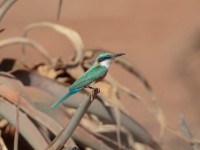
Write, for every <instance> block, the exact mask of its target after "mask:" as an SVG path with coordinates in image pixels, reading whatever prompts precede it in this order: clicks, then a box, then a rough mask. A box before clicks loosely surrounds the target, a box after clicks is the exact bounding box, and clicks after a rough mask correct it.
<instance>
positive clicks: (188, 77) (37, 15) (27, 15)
mask: <svg viewBox="0 0 200 150" xmlns="http://www.w3.org/2000/svg"><path fill="white" fill-rule="evenodd" d="M57 8H58V1H56V0H51V1H49V0H42V1H41V0H34V1H32V0H26V1H17V2H16V3H15V4H14V5H13V6H12V8H11V9H10V10H9V11H8V12H7V14H6V15H5V16H4V18H3V20H2V21H1V28H5V29H6V30H5V31H4V32H2V33H1V34H0V40H2V39H6V38H9V37H16V36H21V34H22V31H23V30H24V28H25V27H26V26H27V25H29V24H31V23H35V22H41V21H48V22H54V23H59V24H61V25H64V26H67V27H70V28H72V29H74V30H76V31H77V32H78V33H79V34H80V35H81V37H82V39H83V42H84V44H85V47H86V48H88V49H92V48H103V49H107V50H110V51H112V52H123V53H126V55H125V56H124V57H125V58H126V59H128V60H130V61H131V62H132V63H133V64H134V65H135V66H137V68H139V70H140V71H141V72H142V73H143V74H144V75H145V76H146V77H147V79H148V81H149V82H150V83H151V85H152V87H153V89H154V91H155V93H156V95H157V97H158V100H159V102H160V105H161V107H162V109H163V111H164V114H165V116H166V119H167V120H168V121H169V122H170V123H171V124H172V125H173V126H174V127H176V128H180V125H179V116H180V114H183V115H184V116H185V119H186V122H187V124H188V126H189V128H190V130H191V132H192V133H193V135H194V137H196V138H200V130H199V125H200V119H199V117H198V114H199V113H200V109H199V107H200V101H199V97H200V92H199V91H200V71H199V69H200V51H199V50H200V17H199V16H200V1H195V0H191V1H184V0H183V1H178V0H168V1H156V0H153V1H131V0H129V1H123V0H119V1H114V0H109V1H107V0H101V1H93V0H84V1H69V0H65V1H63V5H62V9H61V14H60V20H59V21H58V22H57V21H56V14H57ZM29 37H31V38H32V39H35V40H36V41H38V42H39V43H40V44H42V45H43V46H44V47H45V48H46V49H48V50H49V53H50V55H51V56H52V58H58V57H62V58H64V59H66V60H67V59H69V58H70V57H71V56H72V55H73V54H72V52H73V46H72V44H71V43H70V42H69V41H67V40H66V39H65V38H63V37H62V35H58V34H57V33H55V32H53V31H51V30H48V29H45V28H43V29H35V30H34V32H31V33H29ZM15 47H16V46H15ZM13 48H14V47H13V46H10V47H6V48H4V49H1V52H0V58H3V57H11V58H20V57H21V55H22V54H21V51H20V50H19V51H17V50H16V49H13ZM19 49H20V46H19ZM27 49H28V50H27V55H26V58H25V61H26V62H27V64H37V62H38V61H40V59H41V58H40V56H39V55H38V54H37V53H35V52H34V50H33V49H31V48H27ZM30 58H31V59H30ZM119 69H120V68H119V67H117V66H116V65H113V66H112V67H111V69H110V70H111V74H112V75H113V76H114V77H115V78H116V79H117V80H118V81H119V82H120V83H123V84H124V85H126V86H128V87H130V88H131V89H132V90H133V91H135V92H136V93H138V94H139V95H141V96H142V97H144V98H145V99H147V100H148V99H149V95H148V93H147V92H146V91H145V90H144V87H143V86H142V84H141V83H140V82H139V81H138V80H137V79H136V78H134V77H132V76H131V75H130V74H128V73H123V72H120V73H119V71H118V70H119ZM122 103H123V104H124V105H125V107H126V108H127V110H128V112H129V113H130V114H131V115H132V117H133V118H134V119H136V120H137V121H138V122H139V123H141V125H143V126H144V127H145V128H146V129H147V130H148V131H149V132H150V133H151V134H152V135H153V137H154V138H155V139H156V140H158V139H159V123H158V122H157V120H156V119H155V117H154V116H153V115H152V114H151V113H149V112H148V110H147V109H146V108H145V107H144V106H143V105H142V104H141V103H138V102H136V101H133V100H131V99H129V98H127V99H124V100H123V102H122ZM163 143H164V148H165V149H190V146H189V145H188V144H187V143H185V142H183V141H182V140H181V139H178V138H176V137H174V136H172V135H171V134H167V135H166V136H165V138H164V140H163ZM166 143H167V144H166Z"/></svg>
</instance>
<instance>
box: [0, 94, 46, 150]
mask: <svg viewBox="0 0 200 150" xmlns="http://www.w3.org/2000/svg"><path fill="white" fill-rule="evenodd" d="M8 110H9V111H8ZM16 111H17V109H16V107H15V106H14V105H12V104H10V103H9V102H7V100H5V99H4V98H2V97H1V98H0V114H1V116H3V117H4V118H6V119H7V120H8V121H9V122H10V123H11V124H13V125H14V126H15V123H16V118H15V115H13V114H15V113H16ZM19 115H20V117H19V122H20V126H19V131H20V133H21V134H22V135H23V137H24V138H25V139H26V140H27V141H28V143H29V144H30V145H31V146H32V147H33V148H34V149H44V148H45V147H46V146H47V142H46V141H45V140H44V138H43V136H42V135H41V133H40V132H39V131H38V129H37V128H36V127H35V125H34V124H33V122H32V121H30V119H29V118H28V117H27V116H26V115H25V114H24V113H23V112H22V111H20V112H19Z"/></svg>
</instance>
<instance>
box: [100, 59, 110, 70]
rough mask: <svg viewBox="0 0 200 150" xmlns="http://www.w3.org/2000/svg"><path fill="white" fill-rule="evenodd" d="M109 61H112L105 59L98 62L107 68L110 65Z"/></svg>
mask: <svg viewBox="0 0 200 150" xmlns="http://www.w3.org/2000/svg"><path fill="white" fill-rule="evenodd" d="M111 63H112V59H107V60H104V61H102V62H100V65H101V66H104V67H106V68H107V69H108V68H109V67H110V64H111Z"/></svg>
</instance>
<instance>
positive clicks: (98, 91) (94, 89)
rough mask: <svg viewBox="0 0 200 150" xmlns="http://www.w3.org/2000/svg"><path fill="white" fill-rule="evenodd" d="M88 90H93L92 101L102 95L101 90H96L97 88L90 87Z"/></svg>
mask: <svg viewBox="0 0 200 150" xmlns="http://www.w3.org/2000/svg"><path fill="white" fill-rule="evenodd" d="M88 88H90V89H92V93H91V101H93V100H94V97H96V95H97V94H98V93H100V89H99V88H96V87H92V86H88Z"/></svg>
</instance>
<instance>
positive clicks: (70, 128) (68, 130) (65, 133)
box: [46, 88, 99, 150]
mask: <svg viewBox="0 0 200 150" xmlns="http://www.w3.org/2000/svg"><path fill="white" fill-rule="evenodd" d="M98 93H99V89H97V88H96V89H94V90H93V92H92V94H90V96H89V98H87V99H86V100H85V101H83V102H82V104H81V105H80V107H79V108H78V110H77V112H76V114H75V115H74V116H73V117H72V119H71V121H70V122H69V124H68V125H67V126H66V127H65V128H64V129H63V130H62V131H61V132H60V134H59V135H58V136H57V137H56V138H55V139H54V140H53V142H52V143H51V144H50V145H49V146H48V147H47V149H46V150H55V149H56V150H59V149H61V148H62V147H63V146H64V144H65V143H66V142H67V140H68V139H69V138H70V136H71V135H72V133H73V132H74V130H75V129H76V127H77V126H78V124H79V122H80V120H81V118H82V117H83V116H84V114H85V113H86V111H87V109H88V107H89V106H90V104H91V103H92V102H93V100H94V99H95V98H96V96H97V94H98Z"/></svg>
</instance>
